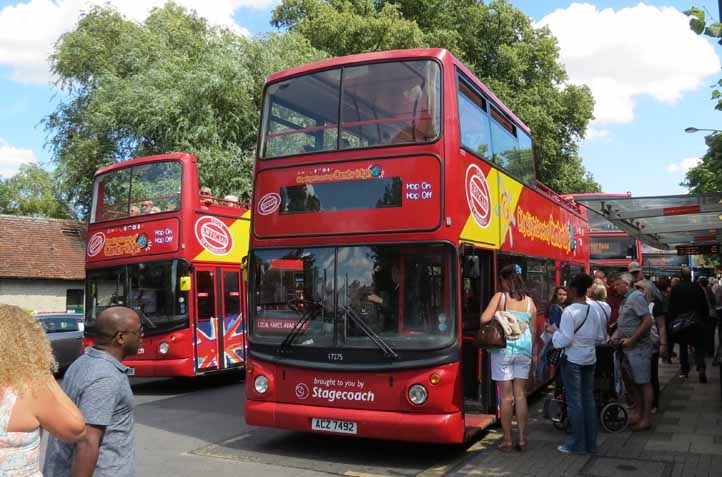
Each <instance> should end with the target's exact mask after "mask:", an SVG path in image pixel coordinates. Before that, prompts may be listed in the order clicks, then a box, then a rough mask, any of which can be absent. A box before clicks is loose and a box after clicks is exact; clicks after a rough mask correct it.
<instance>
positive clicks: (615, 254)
mask: <svg viewBox="0 0 722 477" xmlns="http://www.w3.org/2000/svg"><path fill="white" fill-rule="evenodd" d="M589 247H590V250H591V251H590V258H591V259H592V260H634V259H636V258H637V241H636V240H634V239H633V238H632V237H614V236H612V237H594V236H592V237H589Z"/></svg>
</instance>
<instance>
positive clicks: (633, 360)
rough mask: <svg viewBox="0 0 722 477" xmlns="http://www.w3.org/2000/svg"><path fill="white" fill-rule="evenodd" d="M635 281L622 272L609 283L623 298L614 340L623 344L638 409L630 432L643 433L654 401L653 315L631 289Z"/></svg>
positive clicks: (644, 300) (631, 388)
mask: <svg viewBox="0 0 722 477" xmlns="http://www.w3.org/2000/svg"><path fill="white" fill-rule="evenodd" d="M634 281H635V280H634V278H633V277H632V275H631V274H630V273H621V274H620V275H618V276H617V278H616V280H615V281H614V283H613V284H612V286H613V287H614V289H615V291H616V292H617V293H618V294H619V295H620V296H623V297H624V299H623V301H622V304H621V306H620V307H619V318H618V319H617V336H616V339H617V341H618V342H619V343H620V344H621V345H622V348H623V350H624V356H625V358H626V361H627V362H628V363H629V369H628V372H629V380H630V381H631V383H630V384H631V386H630V389H629V391H630V392H631V394H632V400H633V401H634V404H635V405H636V406H637V411H638V416H637V417H636V418H632V419H631V422H632V425H631V426H630V429H632V430H633V431H644V430H647V429H649V428H650V427H651V426H652V419H651V409H652V401H653V399H654V389H653V388H652V373H651V359H652V351H653V346H652V340H651V338H650V333H649V332H650V330H651V328H652V323H653V322H654V321H653V319H652V315H651V313H650V312H649V305H648V304H647V300H646V299H645V298H644V295H643V294H642V293H641V292H640V291H639V290H636V289H635V288H634V287H632V284H633V283H634Z"/></svg>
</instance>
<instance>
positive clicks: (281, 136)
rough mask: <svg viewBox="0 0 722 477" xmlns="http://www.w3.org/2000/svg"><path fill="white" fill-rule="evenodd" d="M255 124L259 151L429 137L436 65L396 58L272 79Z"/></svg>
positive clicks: (437, 109)
mask: <svg viewBox="0 0 722 477" xmlns="http://www.w3.org/2000/svg"><path fill="white" fill-rule="evenodd" d="M339 101H340V104H339ZM339 113H340V115H341V120H340V121H339ZM262 128H263V129H262V142H261V151H260V155H261V157H262V158H272V157H282V156H290V155H295V154H304V153H311V152H323V151H334V150H343V149H358V148H365V147H372V146H387V145H392V144H413V143H425V142H429V141H433V140H435V139H436V138H437V137H438V136H439V133H440V131H441V70H440V68H439V66H438V64H437V63H435V62H434V61H431V60H414V61H398V62H387V63H374V64H365V65H357V66H347V67H343V68H336V69H332V70H326V71H323V72H319V73H312V74H307V75H303V76H299V77H296V78H292V79H289V80H286V81H282V82H279V83H275V84H272V85H270V86H269V87H268V88H267V89H266V95H265V98H264V111H263V119H262Z"/></svg>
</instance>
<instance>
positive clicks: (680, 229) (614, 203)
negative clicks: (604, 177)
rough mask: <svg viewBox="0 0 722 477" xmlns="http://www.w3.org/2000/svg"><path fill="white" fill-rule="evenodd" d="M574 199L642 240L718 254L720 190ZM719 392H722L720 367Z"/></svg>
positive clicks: (684, 252) (721, 218) (680, 251)
mask: <svg viewBox="0 0 722 477" xmlns="http://www.w3.org/2000/svg"><path fill="white" fill-rule="evenodd" d="M576 201H577V202H579V203H580V204H582V205H583V206H584V207H586V208H587V209H589V210H590V211H591V212H595V213H597V214H600V215H602V216H603V217H604V218H605V219H607V220H609V221H610V222H611V223H612V224H614V225H616V226H617V228H619V229H620V230H622V231H623V232H626V233H627V234H629V235H630V236H632V237H635V238H637V239H639V240H641V241H642V242H643V243H646V244H647V245H650V246H652V247H655V248H659V249H662V250H672V249H676V250H677V253H678V254H680V255H695V254H704V253H718V252H719V245H720V242H722V193H720V192H715V193H709V194H687V195H668V196H660V197H594V196H592V197H589V198H582V197H580V198H577V199H576ZM719 370H720V371H719V372H720V393H722V366H720V367H719Z"/></svg>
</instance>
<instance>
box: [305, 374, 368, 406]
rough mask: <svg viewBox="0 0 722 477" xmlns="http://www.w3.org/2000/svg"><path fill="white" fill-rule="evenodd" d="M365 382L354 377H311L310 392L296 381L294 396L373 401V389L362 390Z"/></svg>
mask: <svg viewBox="0 0 722 477" xmlns="http://www.w3.org/2000/svg"><path fill="white" fill-rule="evenodd" d="M365 384H366V383H364V382H363V381H360V380H356V379H334V378H313V388H312V389H311V392H310V394H309V389H308V386H307V385H306V384H304V383H298V384H297V385H296V397H297V398H298V399H306V398H308V396H309V395H310V396H311V397H314V398H318V399H324V400H326V401H328V402H334V401H359V402H374V401H375V400H376V396H375V395H374V393H373V391H371V390H364V387H365ZM333 388H336V389H333ZM338 388H341V389H338Z"/></svg>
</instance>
